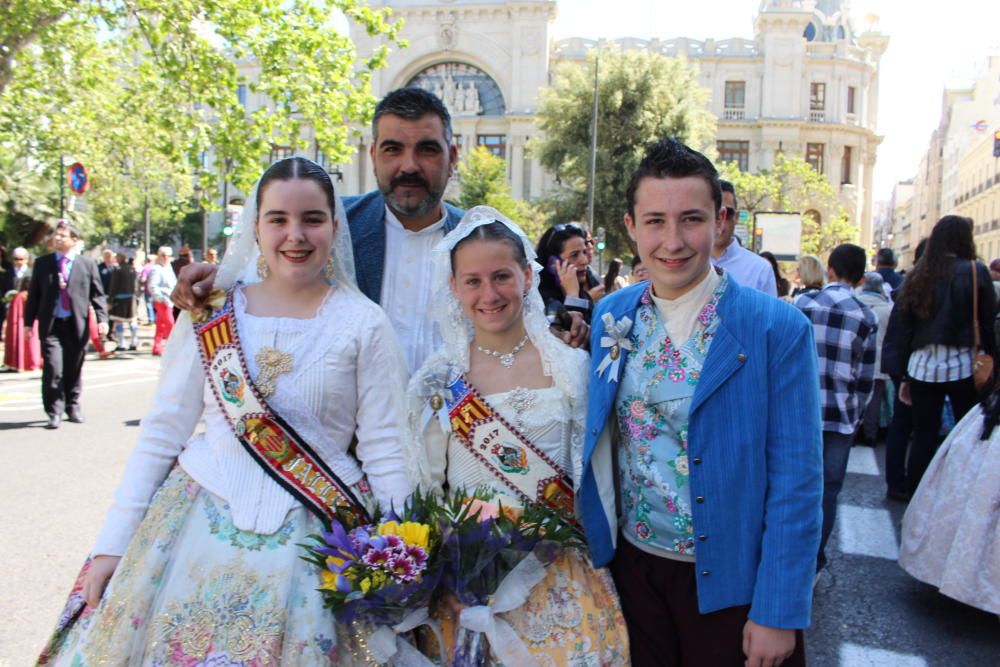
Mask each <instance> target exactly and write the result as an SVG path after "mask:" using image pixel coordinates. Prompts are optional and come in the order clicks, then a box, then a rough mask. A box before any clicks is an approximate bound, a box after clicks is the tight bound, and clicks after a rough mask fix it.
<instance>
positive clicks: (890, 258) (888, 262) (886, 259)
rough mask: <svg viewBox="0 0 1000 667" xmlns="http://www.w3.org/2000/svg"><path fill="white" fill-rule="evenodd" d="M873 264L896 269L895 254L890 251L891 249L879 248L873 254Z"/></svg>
mask: <svg viewBox="0 0 1000 667" xmlns="http://www.w3.org/2000/svg"><path fill="white" fill-rule="evenodd" d="M875 264H876V266H887V267H890V268H893V269H894V268H896V253H894V252H893V251H892V248H879V249H878V252H877V253H875Z"/></svg>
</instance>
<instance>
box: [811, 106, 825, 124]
mask: <svg viewBox="0 0 1000 667" xmlns="http://www.w3.org/2000/svg"><path fill="white" fill-rule="evenodd" d="M809 122H810V123H824V122H826V111H817V110H815V109H813V110H812V111H810V112H809Z"/></svg>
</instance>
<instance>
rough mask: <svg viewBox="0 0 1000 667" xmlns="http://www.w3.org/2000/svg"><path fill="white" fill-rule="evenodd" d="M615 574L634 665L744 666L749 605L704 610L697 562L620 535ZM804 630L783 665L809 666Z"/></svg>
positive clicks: (678, 666)
mask: <svg viewBox="0 0 1000 667" xmlns="http://www.w3.org/2000/svg"><path fill="white" fill-rule="evenodd" d="M611 574H612V576H613V577H614V579H615V586H616V587H617V588H618V595H619V596H620V598H621V604H622V611H623V612H624V614H625V622H626V623H627V624H628V637H629V649H630V651H631V653H632V665H633V666H634V667H743V664H744V661H745V660H746V656H744V655H743V626H744V625H745V624H746V622H747V614H748V613H749V612H750V606H749V605H745V606H740V607H729V608H728V609H722V610H719V611H715V612H712V613H710V614H702V613H700V612H699V611H698V590H697V588H696V585H695V576H694V563H684V562H681V561H675V560H670V559H669V558H659V557H657V556H653V555H652V554H648V553H646V552H645V551H642V550H641V549H637V548H635V547H634V546H632V544H631V543H630V542H629V541H628V540H626V539H625V538H623V537H620V536H619V539H618V549H617V550H616V552H615V558H614V560H613V561H612V562H611ZM805 664H806V657H805V643H804V639H803V636H802V631H801V630H798V631H796V633H795V652H794V653H792V655H791V657H789V658H788V659H787V660H785V661H784V662H783V663H782V664H781V667H805Z"/></svg>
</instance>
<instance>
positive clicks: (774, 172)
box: [719, 153, 858, 257]
mask: <svg viewBox="0 0 1000 667" xmlns="http://www.w3.org/2000/svg"><path fill="white" fill-rule="evenodd" d="M719 173H720V175H721V176H722V178H724V179H726V180H728V181H730V182H732V184H733V187H734V188H735V189H736V195H737V197H739V204H740V208H741V209H743V210H745V211H747V212H748V213H749V214H750V215H751V217H752V216H753V214H754V213H755V212H758V211H783V212H796V213H802V214H803V215H802V252H803V253H805V254H810V255H819V256H821V257H823V256H825V255H826V254H827V253H829V252H830V251H831V250H832V249H833V248H834V247H835V246H837V245H838V244H840V243H857V240H858V228H857V226H856V225H855V224H853V223H852V222H851V218H850V215H848V213H847V210H846V209H845V208H844V206H843V204H842V203H841V201H840V198H839V197H838V196H837V192H836V191H835V190H834V189H833V186H832V185H830V182H829V181H828V180H827V179H826V177H825V176H823V174H821V173H819V172H818V171H816V170H815V169H814V168H813V166H812V165H811V164H809V163H808V162H806V161H805V160H803V159H802V158H800V157H787V156H785V155H784V154H782V153H779V154H778V155H777V156H776V157H775V160H774V166H773V167H772V168H770V169H761V170H760V171H757V172H755V173H751V172H744V171H740V169H739V167H737V165H736V163H734V162H729V163H726V164H723V165H721V166H720V169H719Z"/></svg>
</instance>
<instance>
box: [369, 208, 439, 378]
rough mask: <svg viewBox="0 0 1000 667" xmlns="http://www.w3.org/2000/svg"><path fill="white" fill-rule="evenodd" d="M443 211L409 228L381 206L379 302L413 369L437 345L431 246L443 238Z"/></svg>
mask: <svg viewBox="0 0 1000 667" xmlns="http://www.w3.org/2000/svg"><path fill="white" fill-rule="evenodd" d="M446 218H447V212H445V214H444V216H442V218H441V219H440V220H438V221H437V222H435V223H434V224H433V225H431V226H430V227H426V228H424V229H421V230H420V231H419V232H411V231H409V230H408V229H406V228H405V227H403V224H402V223H401V222H400V221H399V218H397V217H396V216H395V214H393V212H392V211H391V210H390V209H389V207H388V206H386V207H385V270H384V272H383V275H382V294H381V295H380V298H379V303H380V304H381V305H382V308H383V309H385V312H386V314H387V315H388V316H389V321H390V322H392V327H393V329H394V330H395V332H396V335H397V336H398V337H399V343H400V345H401V346H402V348H403V354H404V355H405V356H406V363H407V365H408V366H409V369H410V372H411V373H413V372H414V371H416V370H417V369H418V368H420V366H421V365H422V364H423V363H424V360H425V359H426V358H427V357H428V356H430V354H431V352H433V351H434V350H435V349H437V348H438V347H439V346H440V345H441V336H440V335H438V333H437V327H436V326H435V324H434V320H433V318H432V317H431V297H432V296H433V292H434V262H432V261H431V258H432V257H433V256H434V252H433V250H434V246H436V245H437V244H438V243H439V242H440V241H441V239H443V238H444V223H445V220H446Z"/></svg>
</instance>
